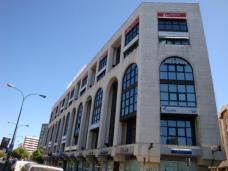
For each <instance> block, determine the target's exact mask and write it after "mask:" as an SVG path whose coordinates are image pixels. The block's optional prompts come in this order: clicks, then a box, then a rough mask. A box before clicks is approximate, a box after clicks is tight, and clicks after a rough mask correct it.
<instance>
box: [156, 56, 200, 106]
mask: <svg viewBox="0 0 228 171" xmlns="http://www.w3.org/2000/svg"><path fill="white" fill-rule="evenodd" d="M178 68H179V69H178ZM181 68H182V69H183V70H182V69H181ZM159 72H160V105H161V106H173V107H197V100H196V88H195V81H194V72H193V68H192V66H191V65H190V63H189V62H188V61H186V60H185V59H183V58H180V57H176V56H172V57H168V58H166V59H165V60H163V62H162V63H161V65H160V68H159ZM178 74H179V78H178ZM180 75H182V76H183V79H182V78H181V77H180ZM186 75H188V77H189V75H191V76H190V77H191V80H189V79H187V76H186ZM170 76H171V77H170ZM190 77H189V78H190ZM180 78H181V79H180ZM162 86H163V87H162ZM165 86H166V87H167V88H166V90H165ZM181 86H182V88H184V89H182V90H181ZM190 87H191V88H190ZM175 96H176V99H174V98H175ZM183 98H185V100H183Z"/></svg>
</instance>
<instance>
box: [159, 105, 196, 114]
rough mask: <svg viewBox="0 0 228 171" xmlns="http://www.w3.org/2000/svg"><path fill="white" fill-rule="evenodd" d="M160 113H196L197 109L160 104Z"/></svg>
mask: <svg viewBox="0 0 228 171" xmlns="http://www.w3.org/2000/svg"><path fill="white" fill-rule="evenodd" d="M161 113H177V114H197V109H196V108H195V107H169V106H161Z"/></svg>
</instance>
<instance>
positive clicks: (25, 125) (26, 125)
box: [8, 121, 29, 128]
mask: <svg viewBox="0 0 228 171" xmlns="http://www.w3.org/2000/svg"><path fill="white" fill-rule="evenodd" d="M8 124H14V125H16V123H15V122H9V121H8ZM23 126H24V127H29V125H28V124H22V125H18V126H17V127H18V128H19V127H23Z"/></svg>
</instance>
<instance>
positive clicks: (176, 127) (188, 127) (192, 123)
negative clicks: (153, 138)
mask: <svg viewBox="0 0 228 171" xmlns="http://www.w3.org/2000/svg"><path fill="white" fill-rule="evenodd" d="M164 121H166V123H165V122H164ZM169 121H172V122H173V121H174V122H175V125H171V124H170V125H168V124H169ZM162 122H163V123H162ZM178 122H179V123H180V122H182V123H183V122H184V125H180V124H179V125H178ZM187 123H189V124H190V125H188V124H187ZM162 129H163V130H165V129H166V135H165V133H164V132H163V131H162ZM171 129H172V130H174V131H175V133H174V132H173V133H174V134H175V135H171V134H169V130H171ZM179 130H184V134H185V135H179V132H178V131H179ZM189 130H191V131H190V134H191V135H189V132H188V131H189ZM182 133H183V132H182ZM169 137H170V138H173V139H172V140H175V141H176V142H174V143H171V142H170V143H169V142H168V141H169V140H168V139H169ZM162 138H163V140H165V139H166V143H164V142H163V140H162ZM178 138H182V140H184V139H185V144H180V142H178ZM189 140H191V142H190V141H189ZM160 143H161V144H167V145H183V146H195V145H196V133H195V121H194V117H174V116H163V117H161V120H160Z"/></svg>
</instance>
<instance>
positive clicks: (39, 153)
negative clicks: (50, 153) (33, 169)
mask: <svg viewBox="0 0 228 171" xmlns="http://www.w3.org/2000/svg"><path fill="white" fill-rule="evenodd" d="M43 155H44V149H43V148H40V147H39V148H37V149H36V150H35V151H34V152H33V153H32V155H31V159H32V160H33V161H35V162H37V163H41V164H42V163H43V162H44V160H43Z"/></svg>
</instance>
